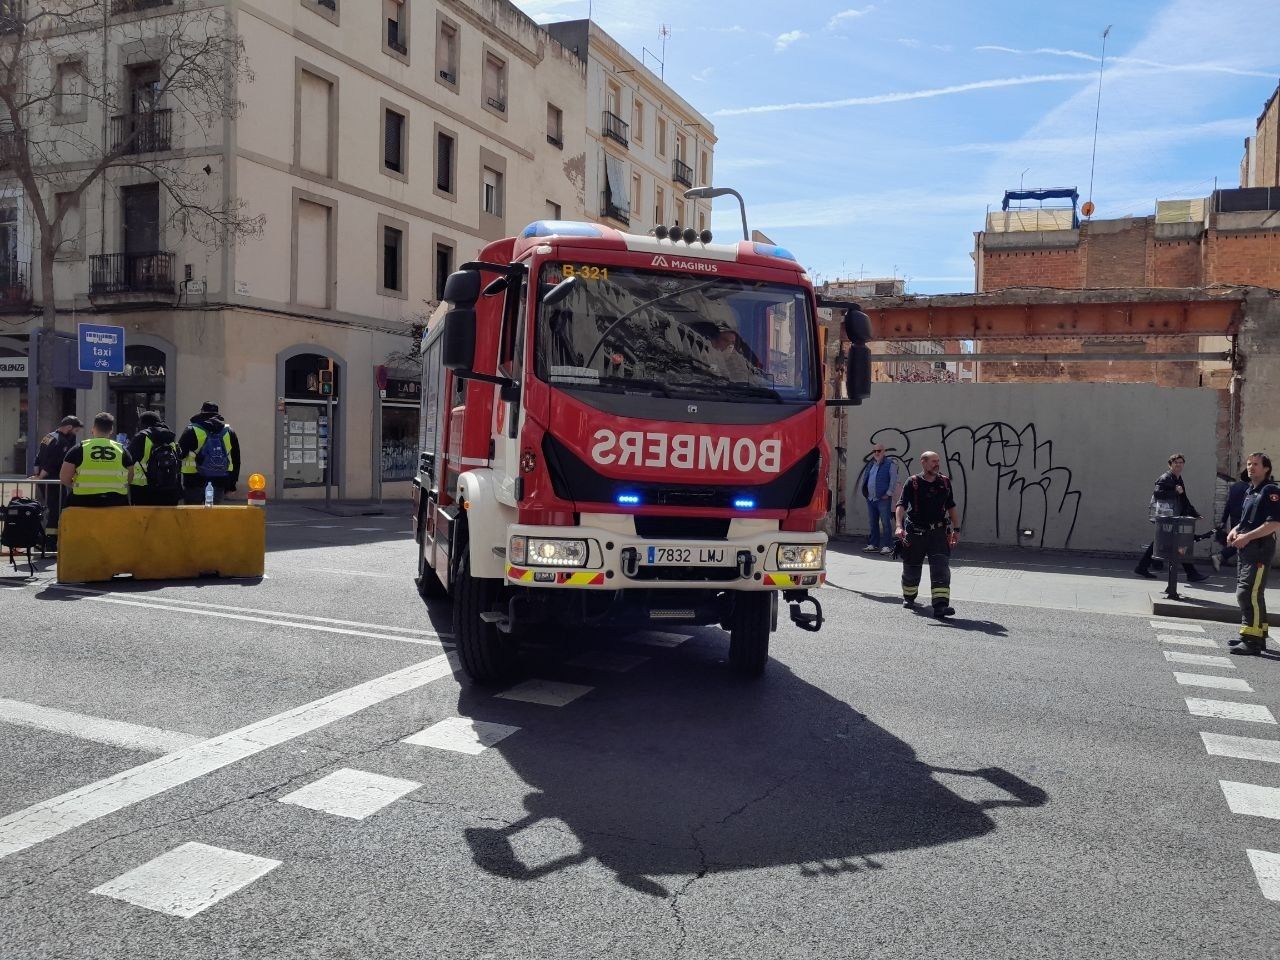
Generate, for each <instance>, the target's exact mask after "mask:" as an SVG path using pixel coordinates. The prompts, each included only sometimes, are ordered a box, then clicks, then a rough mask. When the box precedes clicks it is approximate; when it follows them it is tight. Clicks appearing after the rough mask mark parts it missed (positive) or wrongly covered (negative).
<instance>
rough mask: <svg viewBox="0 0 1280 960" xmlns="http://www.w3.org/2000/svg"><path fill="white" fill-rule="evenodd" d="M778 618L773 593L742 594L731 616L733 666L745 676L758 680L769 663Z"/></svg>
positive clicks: (731, 658) (734, 602) (737, 597)
mask: <svg viewBox="0 0 1280 960" xmlns="http://www.w3.org/2000/svg"><path fill="white" fill-rule="evenodd" d="M773 617H774V594H773V593H772V592H768V593H766V592H760V593H740V594H738V596H736V597H735V598H734V601H733V613H732V614H730V616H729V667H730V668H731V669H732V670H733V671H734V672H735V673H740V674H742V675H743V676H744V677H758V676H760V675H761V674H762V673H764V666H765V664H766V663H768V661H769V634H770V633H771V632H772V627H773Z"/></svg>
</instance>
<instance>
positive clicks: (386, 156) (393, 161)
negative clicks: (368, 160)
mask: <svg viewBox="0 0 1280 960" xmlns="http://www.w3.org/2000/svg"><path fill="white" fill-rule="evenodd" d="M408 127H409V118H408V117H406V116H405V115H404V114H403V113H400V112H399V111H398V110H392V109H391V108H390V107H385V108H383V111H382V168H383V171H384V172H389V173H394V174H397V175H399V176H400V177H401V178H402V179H403V177H404V174H405V145H406V144H405V141H406V140H407V139H408V137H407V136H406V133H407V132H408Z"/></svg>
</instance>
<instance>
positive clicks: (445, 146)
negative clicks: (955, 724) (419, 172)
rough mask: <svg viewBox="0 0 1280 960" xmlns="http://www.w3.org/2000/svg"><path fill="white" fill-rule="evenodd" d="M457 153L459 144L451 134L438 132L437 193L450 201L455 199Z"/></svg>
mask: <svg viewBox="0 0 1280 960" xmlns="http://www.w3.org/2000/svg"><path fill="white" fill-rule="evenodd" d="M456 151H457V142H456V141H455V140H454V138H453V137H451V136H449V134H447V133H444V132H442V131H439V130H437V131H436V192H437V193H440V194H443V195H444V196H446V197H447V198H448V199H451V200H452V199H454V198H455V197H456V196H457V191H456V190H455V189H454V183H453V170H454V166H455V162H454V161H455V160H456V159H457V156H456Z"/></svg>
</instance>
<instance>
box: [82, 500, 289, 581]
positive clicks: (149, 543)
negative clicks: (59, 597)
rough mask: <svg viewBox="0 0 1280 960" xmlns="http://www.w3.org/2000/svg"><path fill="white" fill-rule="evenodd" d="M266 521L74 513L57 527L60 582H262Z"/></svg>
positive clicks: (237, 513) (207, 511)
mask: <svg viewBox="0 0 1280 960" xmlns="http://www.w3.org/2000/svg"><path fill="white" fill-rule="evenodd" d="M266 553H267V520H266V514H265V511H263V510H260V509H258V508H257V507H225V506H224V507H204V506H199V507H185V506H184V507H97V508H91V507H68V508H67V509H66V510H63V511H62V518H61V520H60V521H59V526H58V582H59V583H90V582H93V581H95V580H110V579H111V578H112V577H114V576H118V575H119V574H125V573H127V574H132V575H133V577H134V578H135V579H138V580H189V579H192V578H194V577H200V576H210V575H212V576H219V577H260V576H262V574H263V571H264V569H265V566H266Z"/></svg>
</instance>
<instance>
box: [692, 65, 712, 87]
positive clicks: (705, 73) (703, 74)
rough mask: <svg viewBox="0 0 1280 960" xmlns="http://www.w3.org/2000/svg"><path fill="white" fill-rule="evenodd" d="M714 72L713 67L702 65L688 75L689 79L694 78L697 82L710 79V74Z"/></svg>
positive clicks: (704, 81)
mask: <svg viewBox="0 0 1280 960" xmlns="http://www.w3.org/2000/svg"><path fill="white" fill-rule="evenodd" d="M715 72H716V68H715V67H703V68H702V69H701V70H699V71H698V72H697V73H691V74H690V75H689V79H690V80H696V81H698V82H699V83H706V82H707V81H708V80H710V79H711V75H712V74H713V73H715Z"/></svg>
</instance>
